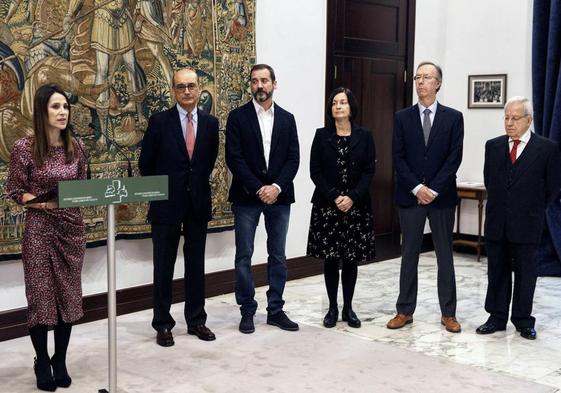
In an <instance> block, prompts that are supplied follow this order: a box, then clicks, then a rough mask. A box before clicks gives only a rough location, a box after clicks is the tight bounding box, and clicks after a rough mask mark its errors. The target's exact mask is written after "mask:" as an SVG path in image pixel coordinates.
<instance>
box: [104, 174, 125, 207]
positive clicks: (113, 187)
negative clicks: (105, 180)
mask: <svg viewBox="0 0 561 393" xmlns="http://www.w3.org/2000/svg"><path fill="white" fill-rule="evenodd" d="M128 196H129V193H128V191H127V187H125V185H124V184H122V183H121V180H118V179H115V180H113V181H112V182H111V184H108V185H107V188H106V189H105V198H119V199H118V201H117V202H118V203H121V201H122V199H123V198H126V197H128Z"/></svg>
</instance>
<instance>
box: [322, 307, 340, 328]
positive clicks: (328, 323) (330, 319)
mask: <svg viewBox="0 0 561 393" xmlns="http://www.w3.org/2000/svg"><path fill="white" fill-rule="evenodd" d="M338 318H339V310H338V309H336V308H330V309H329V311H327V314H325V317H324V318H323V326H325V327H326V328H332V327H334V326H335V325H336V324H337V319H338Z"/></svg>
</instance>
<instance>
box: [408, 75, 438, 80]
mask: <svg viewBox="0 0 561 393" xmlns="http://www.w3.org/2000/svg"><path fill="white" fill-rule="evenodd" d="M420 79H424V80H426V81H431V80H433V79H436V78H435V77H434V76H432V75H415V76H414V77H413V80H414V81H418V80H420Z"/></svg>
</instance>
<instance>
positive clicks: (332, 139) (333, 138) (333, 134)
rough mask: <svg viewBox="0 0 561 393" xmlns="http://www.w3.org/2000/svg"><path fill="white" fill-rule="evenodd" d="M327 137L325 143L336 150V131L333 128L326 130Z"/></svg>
mask: <svg viewBox="0 0 561 393" xmlns="http://www.w3.org/2000/svg"><path fill="white" fill-rule="evenodd" d="M328 130H329V135H328V136H327V142H329V144H330V145H331V147H333V149H335V150H337V130H335V128H331V127H329V128H328Z"/></svg>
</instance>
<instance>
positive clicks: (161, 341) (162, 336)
mask: <svg viewBox="0 0 561 393" xmlns="http://www.w3.org/2000/svg"><path fill="white" fill-rule="evenodd" d="M156 342H157V343H158V345H159V346H162V347H171V346H172V345H173V344H175V342H174V341H173V334H171V330H169V329H160V330H158V335H157V336H156Z"/></svg>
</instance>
